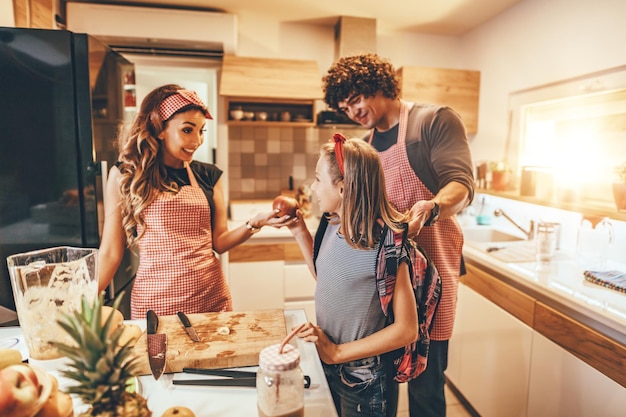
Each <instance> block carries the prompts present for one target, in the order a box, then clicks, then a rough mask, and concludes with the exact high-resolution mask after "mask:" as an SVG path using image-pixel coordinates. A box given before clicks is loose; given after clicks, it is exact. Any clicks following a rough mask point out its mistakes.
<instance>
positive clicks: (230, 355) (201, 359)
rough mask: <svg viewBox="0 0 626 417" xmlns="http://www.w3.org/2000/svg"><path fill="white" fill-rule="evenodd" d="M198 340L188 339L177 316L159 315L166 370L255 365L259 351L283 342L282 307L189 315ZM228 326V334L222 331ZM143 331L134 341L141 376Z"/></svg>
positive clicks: (145, 364)
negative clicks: (165, 347) (164, 348)
mask: <svg viewBox="0 0 626 417" xmlns="http://www.w3.org/2000/svg"><path fill="white" fill-rule="evenodd" d="M187 317H189V321H190V322H191V324H192V326H193V327H194V328H195V329H196V332H197V333H198V336H199V337H200V342H194V341H193V340H191V339H190V338H189V336H188V335H187V332H186V331H185V328H184V327H183V325H182V323H181V322H180V320H179V319H178V316H176V315H172V316H159V328H158V333H165V334H166V335H167V355H166V363H165V373H171V372H181V371H182V370H183V368H208V369H217V368H232V367H238V366H256V365H258V364H259V353H260V352H261V350H262V349H264V348H266V347H267V346H270V345H273V344H277V343H280V342H282V340H283V339H284V338H285V336H286V334H287V331H286V328H285V315H284V312H283V310H260V311H239V312H234V311H231V312H222V313H202V314H188V315H187ZM224 328H228V331H229V333H228V334H221V333H220V332H218V329H221V330H222V332H223V331H224ZM146 336H147V335H146V332H144V333H143V334H142V335H141V338H140V339H139V340H138V341H137V343H136V344H135V346H134V348H133V350H134V355H135V356H136V357H137V358H138V362H139V373H140V375H148V374H151V372H150V364H149V363H148V350H147V344H146V341H147V339H146Z"/></svg>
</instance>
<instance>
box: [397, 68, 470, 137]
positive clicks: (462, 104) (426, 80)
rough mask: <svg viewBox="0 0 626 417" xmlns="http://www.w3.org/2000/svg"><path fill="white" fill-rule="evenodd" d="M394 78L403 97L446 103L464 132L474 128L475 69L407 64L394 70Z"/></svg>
mask: <svg viewBox="0 0 626 417" xmlns="http://www.w3.org/2000/svg"><path fill="white" fill-rule="evenodd" d="M398 78H399V79H400V97H401V98H403V99H404V100H408V101H414V102H417V103H434V104H439V105H445V106H449V107H451V108H453V109H454V110H455V111H456V112H457V113H459V115H460V116H461V118H462V119H463V123H464V124H465V129H466V130H467V133H469V134H473V133H476V132H477V131H478V97H479V93H480V72H479V71H470V70H457V69H447V68H426V67H411V66H409V67H402V68H400V69H398Z"/></svg>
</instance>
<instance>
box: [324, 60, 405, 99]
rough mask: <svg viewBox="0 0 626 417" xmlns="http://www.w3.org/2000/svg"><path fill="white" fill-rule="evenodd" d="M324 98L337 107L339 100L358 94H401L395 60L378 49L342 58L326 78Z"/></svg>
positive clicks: (394, 95) (330, 69) (370, 95)
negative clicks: (393, 61)
mask: <svg viewBox="0 0 626 417" xmlns="http://www.w3.org/2000/svg"><path fill="white" fill-rule="evenodd" d="M322 82H323V89H324V101H325V102H326V104H327V105H328V106H329V107H330V108H331V109H335V110H339V106H338V104H339V102H341V101H344V100H346V99H347V98H348V97H350V96H352V95H355V94H363V95H364V96H365V97H372V96H375V95H376V94H378V93H381V94H382V95H383V96H384V97H388V98H391V99H395V98H397V97H398V94H399V88H398V79H397V78H396V71H395V69H394V68H393V65H391V63H390V62H389V61H388V60H386V59H384V58H381V57H379V56H378V55H376V54H374V53H366V54H360V55H353V56H347V57H343V58H340V59H339V60H338V61H337V62H335V63H334V64H333V65H332V66H331V67H330V68H329V69H328V73H327V74H326V75H325V76H324V77H323V78H322Z"/></svg>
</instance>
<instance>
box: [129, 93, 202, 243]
mask: <svg viewBox="0 0 626 417" xmlns="http://www.w3.org/2000/svg"><path fill="white" fill-rule="evenodd" d="M179 90H183V87H181V86H179V85H176V84H167V85H164V86H161V87H158V88H156V89H154V90H152V91H151V92H150V93H149V94H148V95H147V96H146V97H145V98H144V100H143V101H142V103H141V107H140V109H139V112H138V113H137V115H136V116H135V118H134V120H133V123H132V125H131V126H130V128H129V129H127V130H120V133H119V139H118V142H119V144H120V156H119V164H118V166H119V170H120V172H121V179H120V184H119V186H120V192H121V195H122V200H121V203H120V205H121V207H120V208H121V211H122V224H123V226H124V232H125V233H126V241H127V243H128V245H129V246H131V247H132V246H133V245H134V244H135V243H136V242H137V240H138V239H140V238H141V236H142V234H143V233H142V234H138V233H137V226H141V227H142V230H145V222H144V220H143V218H142V216H141V213H142V212H143V210H145V208H146V207H148V206H149V205H150V204H151V203H152V202H153V201H154V199H155V198H156V196H157V195H158V193H160V192H172V193H176V192H178V189H179V187H178V185H177V184H176V183H175V182H173V181H168V180H167V171H166V169H165V166H164V165H163V164H162V163H161V153H162V152H163V150H162V141H161V140H159V135H160V134H161V133H162V132H163V131H164V130H165V128H166V125H167V120H161V117H160V116H159V106H160V105H161V103H163V100H165V99H166V98H168V97H169V96H171V95H173V94H176V93H177V92H178V91H179ZM194 108H198V109H200V110H202V111H205V109H203V108H202V106H196V105H190V106H186V107H184V108H181V109H180V110H178V111H176V113H174V114H177V113H180V112H184V111H187V110H191V109H194ZM174 114H173V115H172V116H170V118H169V119H171V118H172V117H173V116H174ZM169 119H168V120H169Z"/></svg>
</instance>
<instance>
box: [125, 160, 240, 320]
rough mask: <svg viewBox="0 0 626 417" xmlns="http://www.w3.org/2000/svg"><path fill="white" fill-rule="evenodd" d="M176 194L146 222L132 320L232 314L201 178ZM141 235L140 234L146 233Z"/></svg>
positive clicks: (157, 204) (164, 198) (156, 204)
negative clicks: (181, 314) (148, 315)
mask: <svg viewBox="0 0 626 417" xmlns="http://www.w3.org/2000/svg"><path fill="white" fill-rule="evenodd" d="M190 171H191V170H190V169H188V172H189V174H190V178H192V180H191V183H192V185H186V186H183V187H181V188H180V191H179V192H178V193H176V194H172V193H161V194H160V195H159V196H158V197H157V198H156V199H155V200H154V201H153V202H152V204H150V206H148V207H147V208H146V209H145V210H144V212H143V214H142V216H143V218H144V221H145V224H146V229H145V233H144V235H143V237H142V238H141V239H139V247H140V260H139V267H138V269H137V276H136V278H135V283H134V285H133V291H132V298H131V318H132V319H143V318H145V317H146V311H147V310H150V309H152V310H154V311H155V312H156V313H157V315H171V314H176V312H178V311H183V312H185V313H188V314H189V313H206V312H210V311H229V310H232V301H231V297H230V291H229V289H228V285H227V283H226V279H225V277H224V273H223V271H222V268H221V265H220V262H219V260H218V259H217V258H216V257H215V254H214V252H213V245H212V230H211V209H210V206H209V203H208V201H207V198H206V196H205V194H204V192H203V191H202V189H201V188H199V187H198V186H197V182H196V181H195V177H193V174H192V173H191V172H190ZM140 231H141V230H139V232H140Z"/></svg>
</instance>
